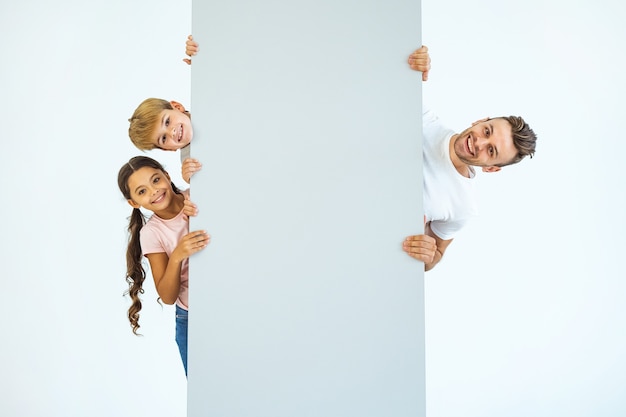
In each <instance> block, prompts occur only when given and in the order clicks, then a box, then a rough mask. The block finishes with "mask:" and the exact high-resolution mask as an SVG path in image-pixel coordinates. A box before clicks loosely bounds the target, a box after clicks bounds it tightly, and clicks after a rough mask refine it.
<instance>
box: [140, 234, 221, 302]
mask: <svg viewBox="0 0 626 417" xmlns="http://www.w3.org/2000/svg"><path fill="white" fill-rule="evenodd" d="M210 240H211V236H209V234H208V233H207V232H206V231H204V230H197V231H195V232H191V233H188V234H186V235H185V236H183V238H182V239H181V240H180V242H178V246H176V249H174V251H173V252H172V254H171V255H170V256H167V254H166V253H165V252H160V253H149V254H147V255H146V257H147V258H148V261H149V262H150V269H151V270H152V277H153V278H154V285H155V287H156V290H157V293H159V297H161V300H163V302H164V303H165V304H174V303H175V302H176V299H177V298H178V293H179V292H180V269H181V266H182V263H183V261H184V260H185V259H187V258H189V257H190V256H191V255H193V254H194V253H196V252H199V251H201V250H202V249H204V248H206V247H207V245H208V244H209V242H210Z"/></svg>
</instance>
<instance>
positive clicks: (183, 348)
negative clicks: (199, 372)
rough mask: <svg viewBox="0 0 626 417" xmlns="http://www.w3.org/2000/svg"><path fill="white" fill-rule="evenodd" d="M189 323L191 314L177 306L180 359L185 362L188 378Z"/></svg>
mask: <svg viewBox="0 0 626 417" xmlns="http://www.w3.org/2000/svg"><path fill="white" fill-rule="evenodd" d="M188 322H189V312H188V311H187V310H185V309H184V308H180V307H179V306H178V304H177V305H176V344H177V345H178V351H179V352H180V358H181V359H182V360H183V366H184V367H185V376H187V325H188Z"/></svg>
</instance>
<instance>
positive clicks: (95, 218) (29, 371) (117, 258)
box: [0, 0, 626, 417]
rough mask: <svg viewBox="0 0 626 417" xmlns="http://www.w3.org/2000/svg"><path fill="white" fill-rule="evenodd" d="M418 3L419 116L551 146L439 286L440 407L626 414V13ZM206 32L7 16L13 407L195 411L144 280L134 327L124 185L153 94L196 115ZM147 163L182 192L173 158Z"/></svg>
mask: <svg viewBox="0 0 626 417" xmlns="http://www.w3.org/2000/svg"><path fill="white" fill-rule="evenodd" d="M422 11H423V22H422V27H423V30H422V33H423V39H424V43H425V44H426V45H428V46H429V47H430V48H431V56H432V58H433V70H432V74H431V77H430V80H429V81H428V82H427V83H426V84H425V86H424V101H425V103H427V104H428V105H430V107H431V108H433V109H434V110H435V111H436V112H437V113H438V114H439V115H440V117H441V118H442V119H443V120H444V121H446V122H448V124H449V125H450V126H451V127H453V128H455V129H458V130H461V129H463V128H465V127H466V126H467V125H469V123H471V122H472V121H474V120H477V119H480V118H481V117H484V116H496V115H500V114H521V115H524V116H525V117H526V118H527V120H528V121H529V122H530V123H531V125H532V127H533V128H534V129H535V131H536V132H537V133H538V134H539V136H540V142H539V145H538V149H537V155H536V157H535V158H533V159H532V160H525V161H523V162H522V163H520V164H519V165H517V166H513V167H507V168H505V169H504V170H503V171H502V172H500V173H497V174H485V175H481V176H480V178H479V184H480V187H479V188H480V194H481V207H482V215H481V217H480V218H479V219H477V220H476V221H474V222H473V223H472V224H471V225H470V226H469V227H468V228H467V229H466V230H465V231H464V232H463V233H462V235H460V236H459V238H458V239H457V241H455V242H454V243H453V245H452V246H451V247H450V248H449V250H448V253H447V254H446V259H444V261H443V262H442V263H441V264H440V265H439V266H438V267H437V268H436V269H435V270H434V271H432V272H430V273H428V274H427V276H426V332H427V334H426V338H427V346H426V355H427V358H426V361H427V363H426V371H427V411H428V415H429V417H440V416H441V417H443V416H459V415H463V416H503V415H506V416H518V415H519V416H527V415H534V416H554V415H568V416H590V415H594V416H616V415H623V414H624V413H625V412H626V400H625V399H624V398H623V392H624V389H625V388H626V376H625V375H626V358H625V357H624V355H623V353H622V352H624V350H625V349H626V331H625V330H624V328H625V325H624V323H625V322H626V306H624V303H623V301H624V300H625V295H626V283H625V282H624V279H623V277H624V275H625V274H624V272H623V271H621V268H620V267H621V262H620V261H621V256H622V252H623V250H624V249H625V248H626V239H625V238H624V235H625V232H626V221H625V220H624V217H623V213H624V212H626V207H625V206H626V201H625V200H626V199H625V192H624V189H625V187H624V180H623V175H622V174H621V172H620V168H621V166H620V163H621V158H622V157H623V155H624V154H625V153H626V145H624V141H623V138H622V135H623V133H622V132H621V131H622V129H623V127H622V123H621V116H622V114H623V113H624V106H623V104H622V103H623V100H622V97H623V96H624V94H625V93H626V85H625V82H624V77H623V74H624V72H625V70H626V64H625V63H624V61H623V59H622V56H623V48H622V43H623V40H624V39H626V29H625V28H624V27H623V26H622V22H623V21H624V19H625V18H626V11H625V10H624V6H623V5H622V4H621V3H620V2H618V1H617V0H600V1H597V2H594V3H593V4H592V3H589V2H582V1H580V0H573V1H569V2H564V1H548V2H543V1H539V0H529V1H526V2H523V3H519V2H510V4H509V2H497V1H495V0H477V1H474V2H471V3H469V2H462V1H459V0H454V1H453V0H447V1H445V0H444V1H434V0H424V1H423V2H422ZM190 22H191V5H190V2H185V3H184V4H182V5H175V4H174V3H171V2H161V1H150V2H148V1H134V2H122V1H118V0H115V1H110V2H107V3H85V2H79V1H69V0H64V1H62V2H56V3H50V2H44V1H35V0H31V1H22V2H13V3H11V4H9V3H7V2H2V5H1V6H0V27H1V28H2V29H1V30H2V37H1V39H2V40H1V41H0V56H1V57H2V64H1V65H2V66H1V77H0V92H1V93H2V101H1V103H0V110H1V113H0V114H2V115H3V116H4V120H3V124H2V125H3V135H2V137H3V142H2V149H1V150H0V167H1V169H2V171H1V174H2V175H1V177H2V185H3V188H2V189H3V191H4V194H3V197H2V203H3V204H2V212H1V213H2V217H3V219H4V222H3V225H2V229H1V236H2V242H3V243H2V252H1V255H0V256H1V261H2V265H3V272H2V283H3V284H4V285H3V294H4V295H5V297H4V300H3V303H2V305H1V307H0V315H1V317H2V318H1V319H0V326H1V327H0V332H1V334H2V342H1V343H0V358H1V361H2V362H1V369H2V375H3V378H2V381H3V388H2V394H1V395H0V414H1V415H3V416H85V415H90V416H109V415H116V416H131V415H132V416H135V415H155V416H161V415H163V416H165V415H184V412H185V408H186V406H185V378H184V374H183V371H182V366H181V364H180V359H179V357H178V352H177V349H176V345H175V343H174V341H173V319H172V314H173V311H172V309H171V308H170V307H169V306H166V307H164V308H163V309H161V307H159V305H158V304H156V302H155V299H156V297H157V296H156V293H155V291H154V289H153V286H152V285H151V284H150V282H149V281H147V282H148V285H146V294H145V295H144V300H145V302H144V310H143V315H142V332H143V333H144V335H145V336H144V337H142V338H137V337H135V336H133V335H132V333H131V332H130V330H129V328H128V325H127V321H126V318H125V311H126V308H127V305H128V301H127V300H126V299H125V298H123V297H122V292H123V291H124V289H125V283H124V281H123V277H124V271H125V266H124V251H125V234H124V233H125V232H124V228H125V227H126V217H127V216H128V215H129V214H130V207H129V206H127V205H126V203H125V202H124V200H123V199H122V197H121V195H120V194H119V191H118V190H117V185H116V175H117V170H118V169H119V167H120V166H121V165H122V164H123V163H124V162H125V161H126V160H127V159H128V158H129V157H131V156H134V155H136V154H138V152H137V151H136V150H135V148H134V147H133V146H132V145H131V143H130V141H129V140H128V138H127V134H126V131H127V127H128V123H127V121H126V120H127V119H128V117H130V115H131V114H132V111H133V110H134V108H135V107H136V105H137V104H138V103H139V102H140V101H141V100H142V99H144V98H146V97H149V96H156V97H163V98H172V99H178V100H179V101H181V102H183V103H185V104H187V103H189V69H188V68H187V67H186V66H185V65H184V64H183V63H182V62H181V61H180V59H181V58H182V57H183V54H182V51H183V44H184V39H185V37H186V35H187V34H188V32H189V31H190V30H191V29H190V27H191V25H190ZM409 52H410V51H407V54H408V53H409ZM242 65H250V66H251V70H252V67H253V63H247V62H246V60H245V51H242ZM399 65H403V63H399ZM355 71H358V63H355ZM148 154H149V155H150V156H154V157H156V158H158V159H160V160H161V161H162V162H164V163H165V164H166V165H167V166H169V167H170V168H171V169H170V171H171V173H172V174H173V175H174V180H175V182H177V183H178V184H181V185H182V181H181V180H180V179H179V174H178V163H177V158H176V155H173V154H166V153H163V152H149V153H148ZM407 232H408V231H407Z"/></svg>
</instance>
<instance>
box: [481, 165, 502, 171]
mask: <svg viewBox="0 0 626 417" xmlns="http://www.w3.org/2000/svg"><path fill="white" fill-rule="evenodd" d="M501 169H502V168H501V167H497V166H495V165H491V166H488V167H483V172H498V171H500V170H501Z"/></svg>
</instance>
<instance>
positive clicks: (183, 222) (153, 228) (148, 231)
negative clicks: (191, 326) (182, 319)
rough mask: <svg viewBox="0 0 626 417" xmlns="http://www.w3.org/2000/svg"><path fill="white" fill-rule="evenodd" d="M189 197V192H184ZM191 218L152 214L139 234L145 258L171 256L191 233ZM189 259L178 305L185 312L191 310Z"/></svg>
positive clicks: (183, 268) (183, 266)
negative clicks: (184, 237)
mask: <svg viewBox="0 0 626 417" xmlns="http://www.w3.org/2000/svg"><path fill="white" fill-rule="evenodd" d="M183 194H185V196H186V197H189V191H183ZM188 220H189V218H188V217H187V216H186V215H185V214H183V211H182V210H181V211H180V213H178V214H177V215H176V217H173V218H171V219H168V220H165V219H162V218H160V217H159V216H157V215H156V214H152V216H150V219H148V221H147V222H146V224H145V225H144V226H143V227H142V228H141V231H140V232H139V242H140V243H141V251H142V253H143V255H144V256H146V255H147V254H149V253H163V252H165V253H166V254H167V256H170V255H171V254H172V252H173V251H174V249H176V246H178V242H180V240H181V239H182V237H183V236H185V235H186V234H187V233H189V221H188ZM188 303H189V259H185V260H184V261H183V263H182V264H181V266H180V291H179V292H178V298H177V299H176V304H177V305H178V306H180V307H181V308H184V309H185V310H189V306H188Z"/></svg>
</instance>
